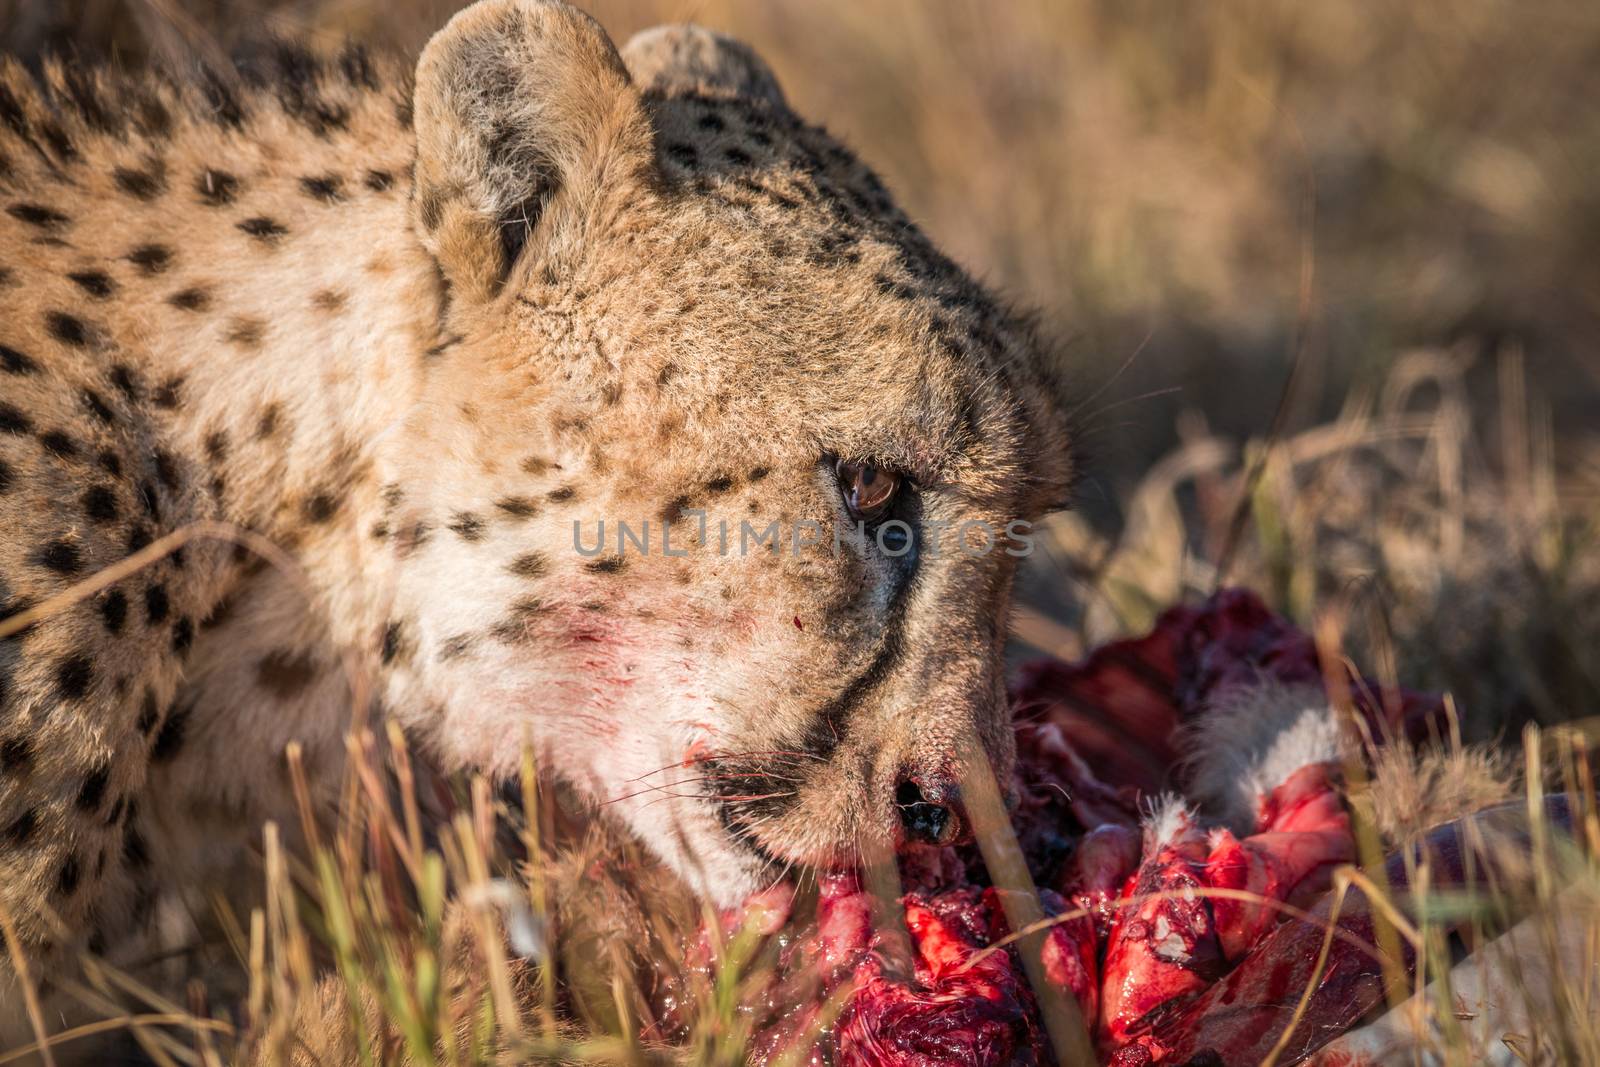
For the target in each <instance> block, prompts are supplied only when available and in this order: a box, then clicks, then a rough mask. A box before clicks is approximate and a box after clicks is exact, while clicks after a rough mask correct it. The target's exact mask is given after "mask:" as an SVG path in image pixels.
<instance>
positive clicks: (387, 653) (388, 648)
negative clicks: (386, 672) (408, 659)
mask: <svg viewBox="0 0 1600 1067" xmlns="http://www.w3.org/2000/svg"><path fill="white" fill-rule="evenodd" d="M399 654H400V624H399V623H398V622H391V623H389V624H388V625H387V626H385V627H384V628H383V645H382V649H381V650H380V652H379V658H381V659H382V660H383V662H384V664H385V665H387V664H390V663H393V662H394V658H395V656H397V655H399Z"/></svg>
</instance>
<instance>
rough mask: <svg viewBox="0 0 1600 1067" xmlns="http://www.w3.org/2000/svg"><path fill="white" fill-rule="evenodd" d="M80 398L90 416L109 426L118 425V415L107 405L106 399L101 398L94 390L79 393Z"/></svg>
mask: <svg viewBox="0 0 1600 1067" xmlns="http://www.w3.org/2000/svg"><path fill="white" fill-rule="evenodd" d="M78 396H79V398H80V399H82V401H83V406H84V409H85V410H86V411H88V412H89V414H91V415H93V416H94V417H95V418H97V419H99V420H100V421H101V422H103V423H105V424H106V425H107V426H115V425H116V423H117V414H116V412H114V411H112V410H111V407H110V405H108V404H107V403H106V401H105V397H103V396H101V395H100V394H99V393H97V392H95V391H94V390H93V389H85V390H83V392H81V393H79V394H78Z"/></svg>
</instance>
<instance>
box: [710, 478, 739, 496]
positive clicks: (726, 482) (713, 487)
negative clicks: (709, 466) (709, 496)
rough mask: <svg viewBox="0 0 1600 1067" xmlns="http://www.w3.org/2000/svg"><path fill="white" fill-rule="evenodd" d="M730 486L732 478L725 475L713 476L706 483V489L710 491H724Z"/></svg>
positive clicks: (730, 487) (731, 485)
mask: <svg viewBox="0 0 1600 1067" xmlns="http://www.w3.org/2000/svg"><path fill="white" fill-rule="evenodd" d="M732 488H733V479H732V478H729V477H727V476H726V475H724V476H722V477H719V478H713V479H711V480H710V481H709V482H707V483H706V491H707V492H711V493H726V492H727V491H728V490H729V489H732Z"/></svg>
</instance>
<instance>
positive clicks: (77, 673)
mask: <svg viewBox="0 0 1600 1067" xmlns="http://www.w3.org/2000/svg"><path fill="white" fill-rule="evenodd" d="M93 684H94V664H93V663H91V662H90V661H89V657H88V656H82V655H78V656H68V657H67V658H66V659H64V660H62V661H61V662H60V663H58V664H56V693H57V695H59V696H60V697H61V699H62V700H81V699H82V698H83V696H84V694H86V693H88V692H89V687H90V686H91V685H93Z"/></svg>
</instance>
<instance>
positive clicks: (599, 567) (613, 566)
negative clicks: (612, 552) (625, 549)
mask: <svg viewBox="0 0 1600 1067" xmlns="http://www.w3.org/2000/svg"><path fill="white" fill-rule="evenodd" d="M626 565H627V564H626V561H625V560H623V558H622V557H621V556H607V557H606V558H605V559H595V560H590V561H589V562H588V563H585V564H584V565H583V566H584V569H585V570H587V571H589V573H591V574H617V573H619V572H620V571H621V570H622V569H623V568H624V567H625V566H626Z"/></svg>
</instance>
